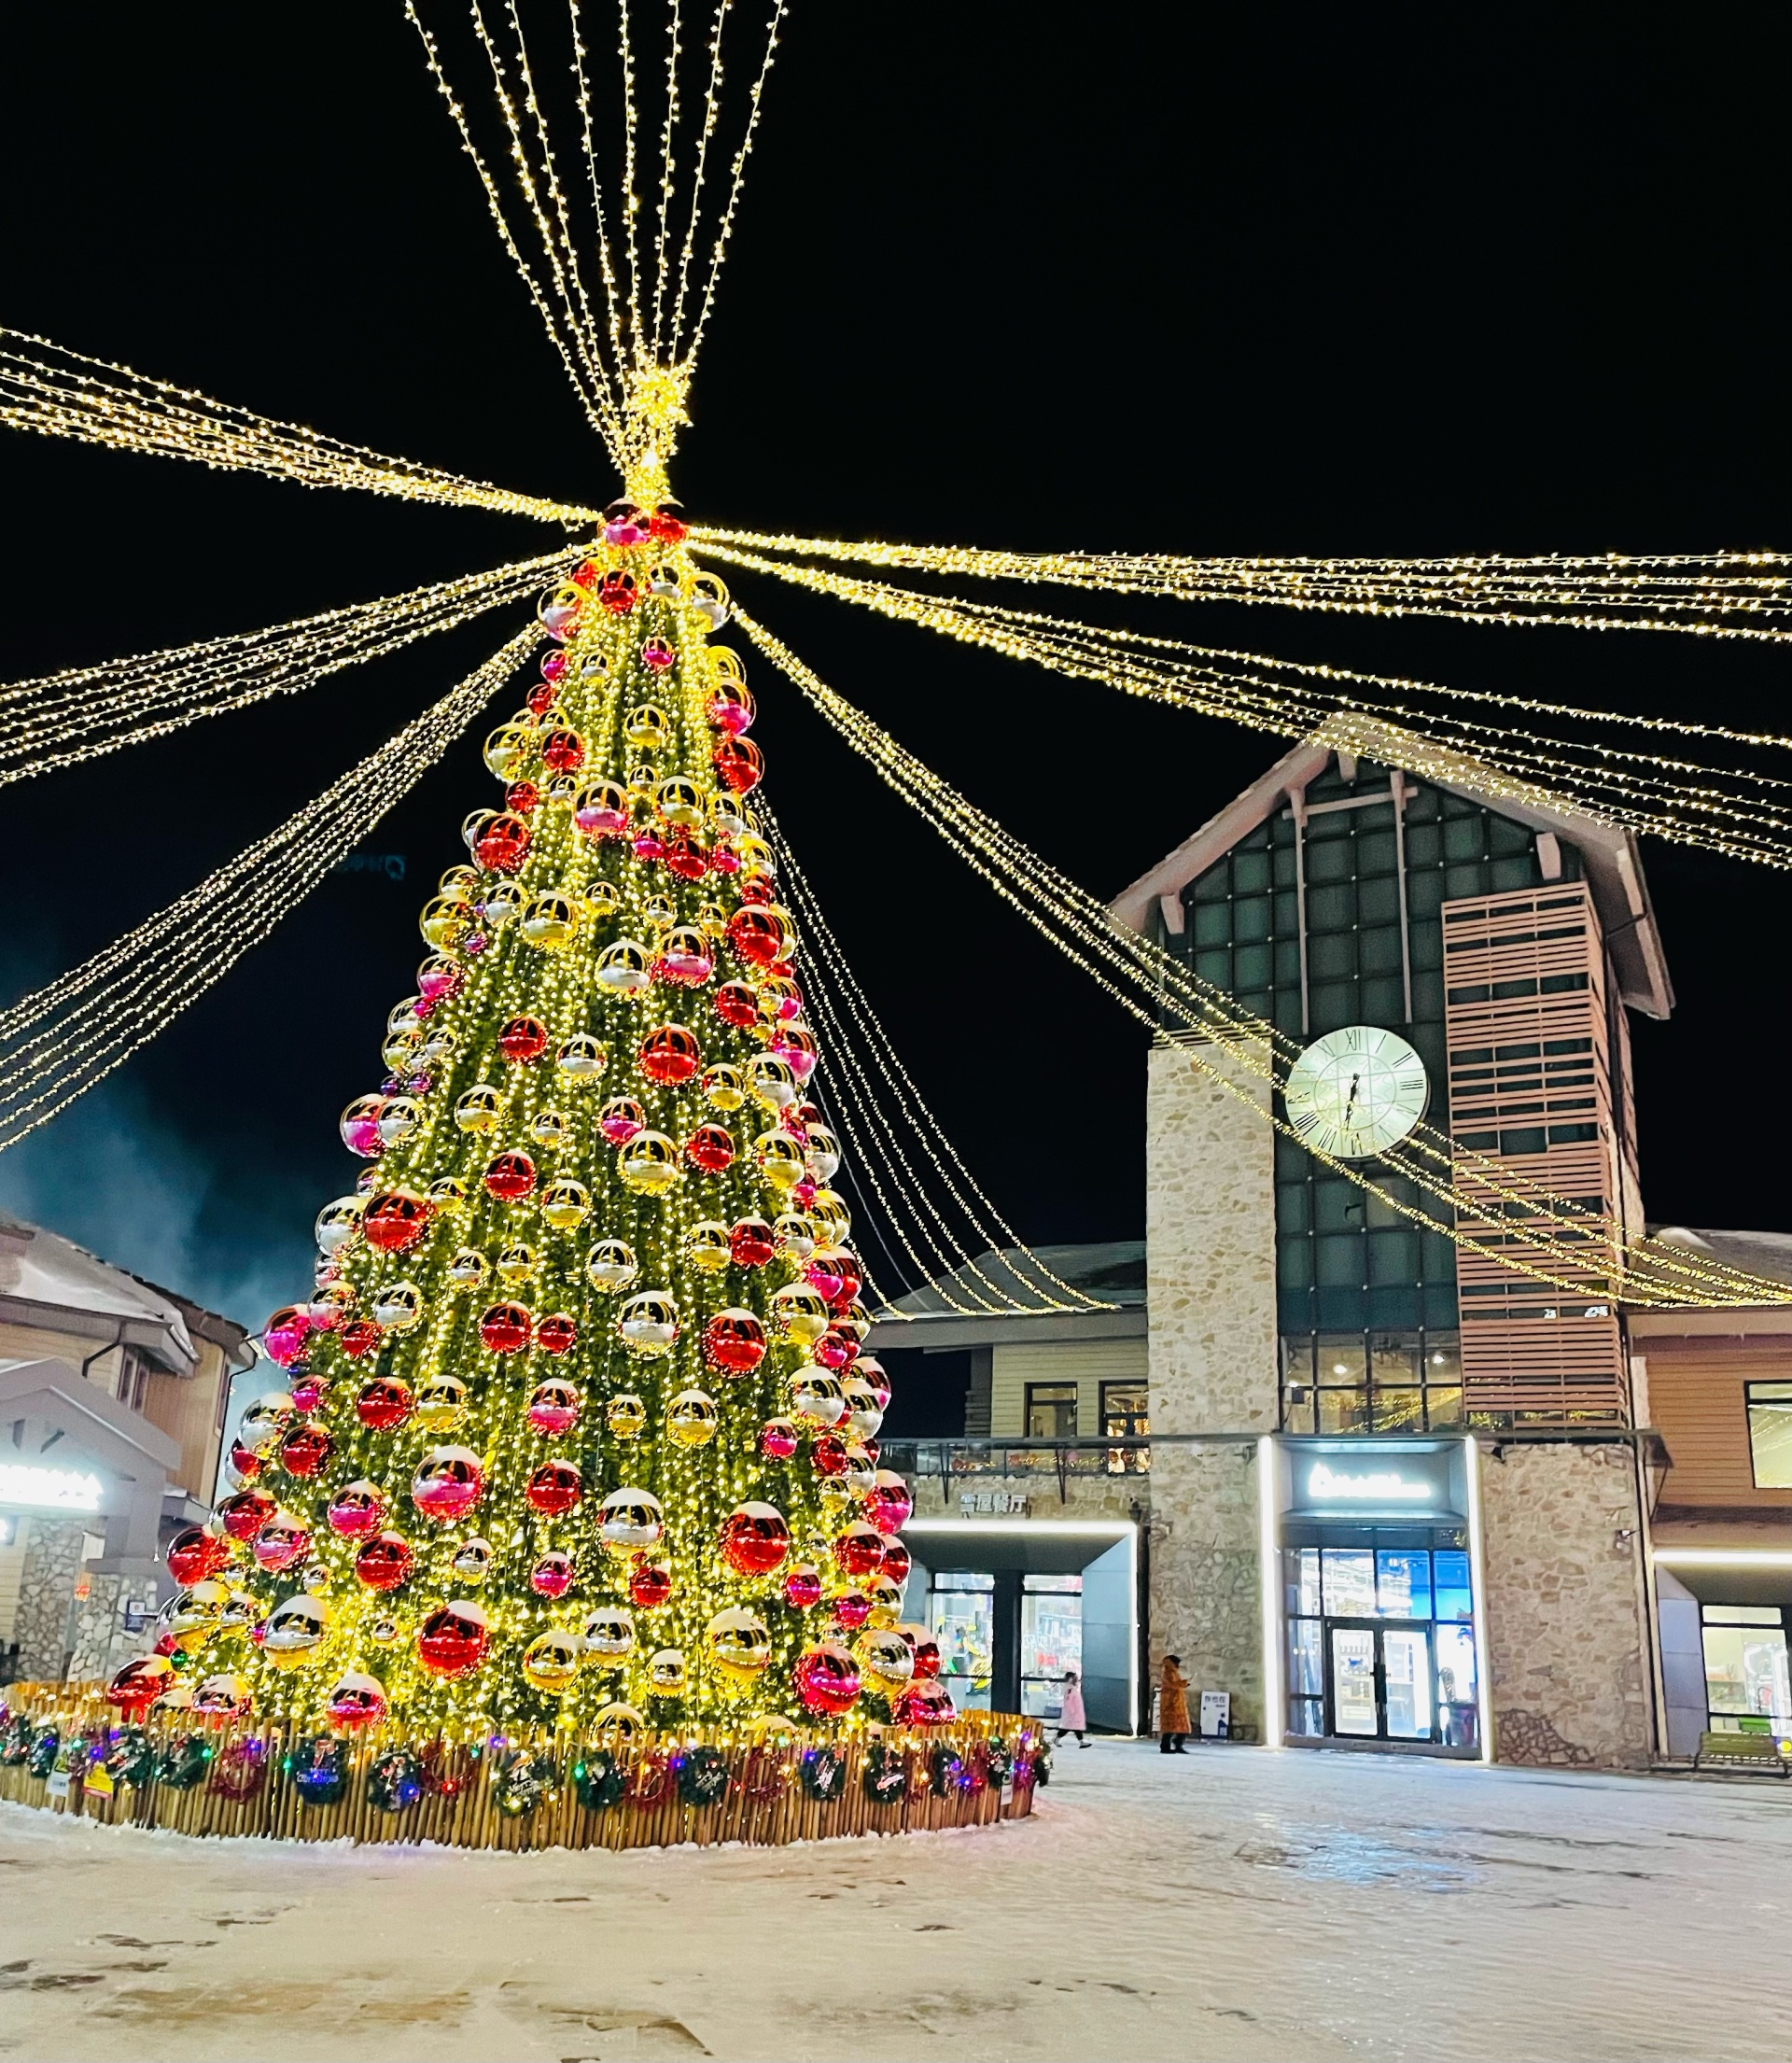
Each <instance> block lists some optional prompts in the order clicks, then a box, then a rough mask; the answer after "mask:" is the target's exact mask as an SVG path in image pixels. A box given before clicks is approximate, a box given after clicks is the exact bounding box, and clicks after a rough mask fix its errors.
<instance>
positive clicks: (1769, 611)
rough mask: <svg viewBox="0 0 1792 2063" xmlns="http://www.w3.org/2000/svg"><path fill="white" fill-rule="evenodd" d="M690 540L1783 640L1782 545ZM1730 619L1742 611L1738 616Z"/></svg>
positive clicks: (965, 568)
mask: <svg viewBox="0 0 1792 2063" xmlns="http://www.w3.org/2000/svg"><path fill="white" fill-rule="evenodd" d="M692 541H693V544H698V545H708V546H715V545H720V544H726V545H735V546H740V547H744V548H746V549H749V550H753V551H762V552H777V553H785V554H795V555H796V556H798V557H802V558H818V559H836V560H847V561H850V562H852V563H855V564H858V565H861V566H880V567H895V568H908V569H909V570H912V571H915V572H928V573H943V574H959V575H964V576H967V577H970V578H973V579H976V580H1000V581H1023V582H1047V583H1050V584H1052V585H1055V586H1059V587H1081V588H1091V589H1096V590H1099V591H1103V592H1106V593H1110V594H1124V595H1162V596H1169V597H1170V598H1171V599H1174V600H1178V601H1193V602H1244V603H1254V604H1259V605H1263V606H1267V607H1274V608H1278V609H1302V610H1326V611H1331V612H1335V613H1346V614H1351V615H1374V616H1441V617H1449V618H1455V619H1457V620H1459V621H1463V622H1467V623H1480V624H1498V625H1510V626H1525V625H1533V626H1534V625H1559V626H1561V627H1563V628H1567V629H1574V630H1670V631H1678V632H1682V633H1686V634H1689V635H1692V636H1696V637H1701V638H1743V639H1758V640H1762V641H1766V642H1769V643H1783V642H1785V641H1786V640H1787V639H1792V553H1785V552H1706V553H1683V554H1670V553H1661V554H1642V555H1632V554H1625V553H1617V552H1614V553H1605V554H1598V555H1593V556H1585V557H1572V556H1566V555H1561V554H1544V555H1539V556H1535V557H1513V556H1503V555H1499V554H1492V555H1488V556H1484V557H1457V558H1427V559H1395V558H1349V559H1313V558H1231V557H1225V558H1184V557H1179V556H1177V555H1175V554H1170V553H1162V552H1154V553H1124V552H1113V553H1103V552H990V551H984V550H982V549H980V548H979V547H977V546H975V545H965V544H895V543H883V542H877V541H863V542H856V543H847V542H844V541H842V540H838V539H834V538H805V537H796V536H792V535H791V534H789V533H788V532H787V533H783V534H777V533H773V532H768V531H760V530H738V529H726V528H721V527H709V526H706V527H701V528H697V529H694V530H693V532H692ZM1736 617H1743V618H1745V619H1748V620H1746V621H1743V622H1740V623H1739V622H1736V621H1734V620H1733V619H1734V618H1736Z"/></svg>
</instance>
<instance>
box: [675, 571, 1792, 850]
mask: <svg viewBox="0 0 1792 2063" xmlns="http://www.w3.org/2000/svg"><path fill="white" fill-rule="evenodd" d="M709 555H710V556H712V557H717V558H720V559H721V560H722V561H723V562H724V563H725V564H729V565H733V566H739V567H744V568H748V569H749V570H750V571H754V572H761V573H770V574H772V575H774V576H776V577H777V578H779V579H782V580H785V581H787V582H791V584H792V585H795V586H799V587H803V588H806V589H808V590H809V591H811V592H813V593H819V594H825V595H829V596H833V597H834V598H836V599H838V600H843V601H847V602H852V603H855V604H857V605H858V606H860V607H861V608H865V609H869V610H873V611H875V613H877V614H879V615H883V616H886V617H889V618H890V619H892V620H894V621H898V622H903V623H909V624H913V625H918V626H920V627H922V628H925V629H928V630H932V631H935V632H937V633H939V634H940V635H942V636H945V637H948V638H951V639H956V640H957V641H959V642H960V643H965V644H970V645H974V646H979V647H982V648H983V649H986V650H990V651H997V652H1001V653H1004V654H1006V655H1007V656H1008V657H1010V658H1014V659H1019V660H1023V661H1028V662H1030V663H1032V664H1035V665H1038V666H1043V667H1050V668H1051V669H1052V670H1053V671H1056V672H1059V673H1064V674H1068V675H1071V676H1073V677H1075V678H1079V679H1083V680H1088V681H1098V682H1099V683H1100V684H1102V685H1104V686H1107V687H1111V688H1115V689H1117V690H1119V691H1120V692H1121V693H1123V694H1127V695H1138V696H1143V697H1145V698H1147V699H1150V700H1153V701H1158V702H1165V703H1169V704H1171V705H1174V706H1177V707H1180V708H1184V709H1193V710H1196V711H1197V712H1199V713H1201V714H1204V715H1211V716H1220V717H1225V718H1228V719H1230V720H1232V721H1234V722H1239V723H1248V724H1250V725H1252V726H1253V728H1256V729H1260V730H1265V731H1267V732H1270V733H1271V734H1273V735H1276V736H1280V737H1293V738H1301V737H1310V736H1312V735H1314V734H1316V733H1317V734H1322V735H1323V737H1325V738H1326V739H1327V740H1328V741H1329V742H1332V743H1334V744H1336V745H1337V747H1339V748H1340V749H1342V750H1345V751H1358V752H1361V753H1363V754H1364V755H1365V756H1375V757H1379V758H1386V757H1388V756H1390V754H1392V755H1393V757H1395V758H1398V759H1399V761H1400V764H1401V765H1405V766H1407V769H1408V770H1409V771H1410V772H1413V773H1415V774H1420V775H1429V777H1430V778H1432V779H1438V780H1445V779H1460V778H1461V777H1462V774H1463V767H1464V762H1465V761H1466V760H1467V759H1468V758H1470V757H1472V758H1473V760H1474V763H1475V765H1476V766H1477V769H1479V770H1480V772H1481V774H1482V775H1483V777H1485V775H1486V774H1488V773H1490V772H1491V774H1492V775H1493V776H1494V777H1495V779H1494V780H1493V782H1492V784H1491V786H1492V792H1494V793H1497V794H1500V795H1502V796H1503V797H1505V799H1506V800H1509V801H1514V802H1521V803H1526V804H1529V805H1532V806H1533V807H1548V806H1549V805H1550V804H1551V803H1552V802H1556V803H1559V802H1560V801H1561V799H1563V798H1564V797H1565V798H1567V799H1569V800H1572V801H1574V802H1575V803H1577V804H1578V805H1579V806H1580V807H1583V808H1584V809H1586V810H1588V811H1589V813H1591V814H1593V815H1595V816H1598V817H1602V818H1603V819H1604V820H1606V821H1610V822H1614V823H1621V824H1625V825H1628V826H1630V827H1631V828H1632V829H1635V830H1638V831H1645V832H1650V833H1653V834H1654V835H1657V836H1659V837H1662V838H1666V839H1669V840H1672V841H1673V842H1675V843H1679V844H1686V845H1695V846H1701V847H1704V848H1706V849H1710V850H1715V851H1721V852H1725V853H1728V854H1729V855H1730V856H1732V857H1735V858H1739V859H1749V860H1754V861H1756V862H1757V863H1762V864H1765V865H1770V866H1777V867H1782V868H1785V867H1792V840H1789V839H1788V838H1787V836H1786V834H1787V833H1788V831H1792V783H1788V782H1786V781H1783V780H1779V779H1774V778H1772V777H1771V776H1766V775H1760V774H1757V773H1754V772H1752V771H1750V770H1748V769H1736V768H1729V767H1713V766H1708V765H1700V764H1698V763H1696V762H1693V761H1689V760H1681V759H1673V758H1667V757H1664V756H1661V755H1659V754H1649V753H1644V752H1637V751H1630V750H1628V749H1626V748H1622V747H1614V746H1611V745H1608V744H1604V743H1598V742H1594V743H1587V742H1582V741H1577V740H1575V739H1572V738H1569V739H1563V738H1561V737H1546V736H1543V735H1541V734H1539V733H1536V732H1533V731H1527V730H1524V729H1521V728H1519V727H1517V726H1514V725H1510V724H1503V725H1494V724H1486V723H1477V722H1476V721H1475V720H1473V719H1472V718H1466V717H1462V716H1459V715H1457V714H1455V713H1454V712H1452V711H1448V710H1446V711H1437V710H1435V709H1428V708H1424V707H1415V706H1413V704H1412V703H1410V702H1407V701H1398V700H1396V701H1392V702H1390V703H1387V704H1385V705H1384V706H1383V707H1381V708H1379V709H1378V708H1376V707H1375V706H1374V705H1372V704H1370V703H1368V702H1366V701H1365V699H1364V698H1363V697H1362V696H1361V695H1352V694H1349V693H1346V692H1344V689H1343V687H1342V686H1338V687H1333V686H1331V685H1329V683H1333V682H1337V683H1351V684H1353V685H1355V686H1357V687H1361V688H1364V689H1366V690H1373V691H1381V692H1383V693H1385V694H1388V695H1410V696H1414V697H1417V696H1422V695H1441V694H1446V693H1449V691H1448V690H1442V689H1438V688H1436V687H1435V686H1434V685H1433V684H1432V683H1429V682H1424V681H1412V680H1406V679H1397V678H1390V677H1387V676H1381V675H1373V674H1364V673H1357V672H1352V671H1351V670H1349V669H1346V668H1342V667H1313V666H1302V665H1298V664H1295V663H1294V662H1289V661H1281V660H1276V659H1272V658H1268V657H1266V656H1265V655H1263V654H1261V653H1239V652H1228V651H1222V650H1216V649H1214V648H1211V647H1204V646H1197V645H1190V644H1185V643H1182V642H1180V641H1178V640H1174V639H1161V638H1149V637H1145V636H1142V635H1141V634H1140V633H1137V632H1132V631H1125V630H1110V629H1106V628H1104V627H1102V626H1100V625H1090V624H1074V623H1065V622H1063V621H1062V620H1060V619H1057V618H1055V617H1049V616H1043V615H1039V614H1037V613H1034V612H1029V611H1025V610H1013V609H1007V608H1003V607H1001V606H999V605H997V604H993V603H983V602H963V601H959V600H956V599H954V598H951V597H943V596H935V595H928V594H919V593H917V592H915V591H914V590H912V589H907V588H901V587H892V586H889V584H887V583H885V582H874V581H861V580H856V579H852V578H850V577H847V576H845V575H841V574H836V573H829V572H826V571H823V570H820V569H819V568H811V567H803V566H797V565H791V564H789V563H786V562H780V561H777V560H774V559H769V558H766V557H764V556H763V555H762V554H757V553H750V552H746V551H742V550H738V549H735V548H732V547H728V546H721V547H712V548H711V552H710V554H709ZM1464 699H1470V697H1464ZM1472 699H1476V700H1478V701H1480V702H1483V703H1485V704H1491V705H1495V706H1497V705H1499V704H1500V703H1502V702H1504V701H1507V700H1516V699H1517V698H1505V697H1500V696H1497V695H1484V696H1476V697H1473V698H1472ZM1527 706H1528V707H1531V708H1545V707H1547V705H1540V704H1535V703H1531V704H1529V705H1527ZM1553 713H1556V714H1559V715H1561V716H1563V717H1570V716H1572V717H1578V718H1580V719H1582V720H1583V721H1591V722H1605V721H1608V719H1607V717H1606V715H1605V712H1603V711H1588V710H1575V709H1567V708H1565V707H1564V708H1562V709H1559V710H1556V711H1554V712H1553ZM1393 719H1398V720H1399V721H1398V722H1397V723H1395V722H1393V721H1392V720H1393ZM1418 726H1422V728H1419V727H1418ZM1659 727H1660V728H1662V729H1664V730H1666V729H1674V728H1677V727H1676V726H1673V725H1672V724H1669V723H1663V724H1662V725H1660V726H1659ZM1707 735H1709V734H1707ZM1750 742H1754V743H1760V744H1768V745H1773V746H1777V747H1781V748H1783V749H1787V750H1792V741H1789V740H1785V739H1781V738H1771V737H1762V738H1757V739H1752V740H1750ZM1781 798H1784V799H1781Z"/></svg>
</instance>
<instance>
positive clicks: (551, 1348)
mask: <svg viewBox="0 0 1792 2063" xmlns="http://www.w3.org/2000/svg"><path fill="white" fill-rule="evenodd" d="M578 1340H579V1327H578V1326H577V1324H576V1323H575V1322H574V1321H573V1320H572V1319H570V1318H568V1317H567V1314H566V1312H563V1311H555V1312H550V1313H549V1315H548V1316H547V1317H545V1318H543V1319H542V1320H540V1322H539V1324H538V1325H537V1326H536V1328H535V1343H536V1345H537V1346H538V1347H539V1348H540V1349H541V1351H542V1353H543V1354H570V1353H571V1352H572V1350H573V1348H574V1346H575V1345H577V1343H578Z"/></svg>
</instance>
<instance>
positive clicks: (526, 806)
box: [504, 780, 541, 817]
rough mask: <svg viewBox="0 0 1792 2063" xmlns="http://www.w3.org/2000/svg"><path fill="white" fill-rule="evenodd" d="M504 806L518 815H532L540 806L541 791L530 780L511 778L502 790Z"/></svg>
mask: <svg viewBox="0 0 1792 2063" xmlns="http://www.w3.org/2000/svg"><path fill="white" fill-rule="evenodd" d="M504 807H505V808H506V809H509V810H511V811H513V812H514V813H515V815H517V816H519V817H532V816H533V815H534V814H535V812H536V811H537V810H538V809H539V807H541V791H540V790H539V788H538V787H537V786H536V785H535V783H534V782H533V781H532V780H513V781H512V782H511V784H510V786H509V787H508V788H507V789H506V790H505V791H504Z"/></svg>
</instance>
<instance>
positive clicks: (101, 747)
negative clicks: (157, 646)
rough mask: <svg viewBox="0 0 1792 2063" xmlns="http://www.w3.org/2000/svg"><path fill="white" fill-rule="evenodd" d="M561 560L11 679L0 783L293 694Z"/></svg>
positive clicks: (535, 577) (518, 589)
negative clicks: (33, 677) (29, 677)
mask: <svg viewBox="0 0 1792 2063" xmlns="http://www.w3.org/2000/svg"><path fill="white" fill-rule="evenodd" d="M566 563H567V557H566V554H565V553H562V552H549V553H545V554H543V555H542V556H541V557H539V558H534V559H518V560H516V561H514V562H513V563H512V564H511V565H509V566H499V567H495V568H493V569H492V570H491V571H490V572H488V573H469V574H467V575H465V576H463V577H462V578H461V579H458V580H452V581H437V582H433V583H432V584H431V585H429V586H427V587H413V588H412V589H410V590H409V591H408V592H407V593H405V594H402V595H388V596H384V597H382V598H381V599H380V600H378V601H371V602H357V603H355V604H354V605H353V606H352V607H350V608H347V609H331V610H325V611H324V612H323V613H322V614H320V615H316V616H303V617H300V618H298V619H296V620H295V621H294V622H292V623H287V624H275V625H272V626H271V627H269V628H267V629H265V630H248V631H239V632H236V633H233V634H232V635H231V636H229V637H224V638H210V639H205V640H204V641H203V643H200V644H196V645H182V646H178V647H175V648H172V649H170V650H167V651H163V652H151V653H143V654H141V655H139V656H136V657H133V658H129V659H107V660H104V661H102V662H101V663H100V664H99V665H97V666H91V667H65V668H64V669H63V671H62V672H60V673H49V674H44V675H41V676H40V677H39V678H38V679H36V680H35V681H14V682H12V683H11V684H10V685H8V686H5V687H0V786H4V785H5V784H6V783H7V782H8V781H14V780H24V779H28V778H29V777H31V776H32V775H35V774H47V773H49V772H51V771H52V770H53V769H55V768H57V767H60V766H73V765H77V763H78V762H80V761H82V760H88V759H94V758H97V757H99V756H100V755H102V754H104V753H107V752H116V751H119V750H120V749H121V748H122V747H124V746H126V745H137V744H141V743H143V742H144V741H145V740H146V739H148V738H153V737H168V736H169V735H170V734H171V733H172V732H175V731H178V730H181V729H183V728H184V727H185V726H186V725H187V724H189V723H199V722H201V721H202V720H203V718H205V717H209V716H221V715H223V714H224V713H225V712H226V711H227V710H230V709H246V708H247V707H248V706H249V705H250V704H251V703H255V702H261V701H265V700H266V699H267V698H268V697H269V696H271V695H298V694H300V693H301V692H302V691H303V690H304V689H306V688H309V687H311V686H313V685H314V684H315V682H317V681H321V680H323V679H325V678H326V677H327V676H328V675H329V674H332V673H339V672H341V671H342V670H343V668H344V667H354V666H360V665H362V664H364V663H365V662H367V661H369V660H371V659H378V658H382V657H384V656H385V654H386V653H393V652H398V651H399V650H401V649H402V648H403V647H404V646H406V645H409V644H414V643H415V642H416V640H417V639H420V638H428V637H433V636H434V635H435V634H436V633H437V632H438V631H442V630H452V629H454V628H455V626H456V625H460V624H464V623H469V622H470V621H471V620H472V619H473V618H474V617H475V616H479V615H483V613H484V612H485V611H486V610H492V609H497V608H499V607H501V606H502V605H503V604H504V603H506V602H513V601H516V600H519V599H520V598H522V597H523V596H526V595H531V594H533V593H534V591H535V590H536V589H537V588H538V587H539V586H540V584H541V583H542V582H543V581H544V580H546V579H549V578H551V577H552V576H553V573H554V571H555V570H556V569H557V568H561V567H563V566H565V564H566Z"/></svg>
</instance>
